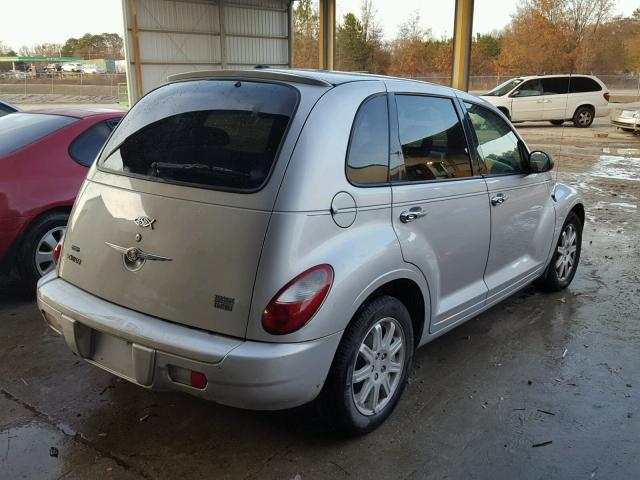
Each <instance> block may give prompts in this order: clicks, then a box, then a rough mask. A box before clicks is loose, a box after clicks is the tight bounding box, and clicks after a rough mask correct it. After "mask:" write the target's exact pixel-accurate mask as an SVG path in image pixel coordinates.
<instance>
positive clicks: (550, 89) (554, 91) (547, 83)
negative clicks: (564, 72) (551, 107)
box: [542, 77, 569, 95]
mask: <svg viewBox="0 0 640 480" xmlns="http://www.w3.org/2000/svg"><path fill="white" fill-rule="evenodd" d="M542 88H543V90H544V94H545V95H560V94H563V93H567V92H568V91H569V77H552V78H543V79H542Z"/></svg>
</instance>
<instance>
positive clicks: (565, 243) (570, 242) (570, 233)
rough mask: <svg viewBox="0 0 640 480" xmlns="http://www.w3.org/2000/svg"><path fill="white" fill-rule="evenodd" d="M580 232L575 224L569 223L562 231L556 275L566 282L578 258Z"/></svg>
mask: <svg viewBox="0 0 640 480" xmlns="http://www.w3.org/2000/svg"><path fill="white" fill-rule="evenodd" d="M577 243H578V234H577V232H576V229H575V227H574V226H573V225H571V224H569V225H567V226H566V227H565V229H564V230H563V231H562V236H561V237H560V242H559V245H558V249H557V255H556V265H555V267H556V275H557V277H558V280H559V281H561V282H564V281H565V280H566V279H567V278H569V275H570V274H571V271H572V270H573V267H574V263H575V260H576V251H577V248H578V247H577Z"/></svg>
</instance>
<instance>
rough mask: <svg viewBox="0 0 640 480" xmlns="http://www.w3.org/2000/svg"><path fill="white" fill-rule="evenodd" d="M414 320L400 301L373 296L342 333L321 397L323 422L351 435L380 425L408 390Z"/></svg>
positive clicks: (388, 297)
mask: <svg viewBox="0 0 640 480" xmlns="http://www.w3.org/2000/svg"><path fill="white" fill-rule="evenodd" d="M413 352H414V342H413V325H412V323H411V317H410V316H409V312H408V311H407V309H406V307H405V306H404V304H403V303H402V302H400V301H399V300H398V299H396V298H394V297H390V296H382V297H379V298H376V299H375V300H372V301H371V302H369V303H368V304H366V305H365V306H364V307H362V308H361V309H360V311H359V312H358V313H357V314H356V316H355V317H354V319H353V320H352V321H351V323H350V324H349V326H348V327H347V329H346V330H345V332H344V335H343V336H342V340H341V341H340V345H339V346H338V350H337V352H336V355H335V357H334V359H333V363H332V365H331V370H330V371H329V375H328V377H327V381H326V382H325V384H324V387H323V389H322V393H321V394H320V396H319V397H318V399H317V402H318V407H319V409H320V413H321V416H322V417H323V419H324V421H325V422H326V423H327V424H328V425H330V426H331V427H333V428H334V429H336V430H338V431H340V432H341V433H346V434H350V435H361V434H364V433H368V432H371V431H372V430H374V429H376V428H377V427H379V426H380V425H381V424H382V423H383V422H384V421H385V420H386V419H387V417H389V415H391V412H393V410H394V408H395V406H396V405H397V403H398V400H399V399H400V396H401V395H402V392H403V391H404V387H405V384H406V382H407V378H408V376H409V372H410V370H411V365H412V364H413Z"/></svg>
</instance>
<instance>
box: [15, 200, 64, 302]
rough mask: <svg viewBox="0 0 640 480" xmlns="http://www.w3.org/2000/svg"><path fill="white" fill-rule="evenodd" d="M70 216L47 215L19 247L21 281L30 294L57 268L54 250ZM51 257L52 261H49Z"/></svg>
mask: <svg viewBox="0 0 640 480" xmlns="http://www.w3.org/2000/svg"><path fill="white" fill-rule="evenodd" d="M68 220H69V215H68V214H67V213H64V212H51V213H45V214H44V215H43V216H41V217H40V218H38V219H36V220H35V221H34V222H33V224H32V225H31V226H30V227H29V230H28V231H27V233H26V234H25V235H24V237H23V238H22V240H21V243H20V245H19V247H18V258H17V269H18V274H19V275H20V280H21V281H22V284H23V285H24V287H25V288H26V289H27V290H28V291H29V292H30V293H33V292H35V288H36V284H37V283H38V280H40V278H41V277H42V276H43V275H44V274H46V273H48V272H50V271H51V270H52V269H53V268H55V262H53V257H52V255H53V248H54V247H55V244H56V243H57V242H58V241H60V239H61V237H62V234H63V233H64V230H65V229H66V226H67V221H68ZM49 256H51V261H48V258H49Z"/></svg>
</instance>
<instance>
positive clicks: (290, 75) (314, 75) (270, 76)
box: [168, 68, 449, 88]
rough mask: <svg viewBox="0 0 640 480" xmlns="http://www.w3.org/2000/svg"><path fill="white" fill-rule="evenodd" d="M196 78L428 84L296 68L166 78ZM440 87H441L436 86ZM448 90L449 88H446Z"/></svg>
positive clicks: (321, 83)
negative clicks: (373, 81)
mask: <svg viewBox="0 0 640 480" xmlns="http://www.w3.org/2000/svg"><path fill="white" fill-rule="evenodd" d="M198 78H256V79H264V80H280V81H285V82H286V81H288V82H297V83H306V84H311V85H317V86H325V87H332V86H337V85H342V84H345V83H350V82H361V81H367V80H368V81H371V80H379V81H385V80H397V81H403V82H407V83H419V84H422V85H424V84H429V82H423V81H420V80H410V79H407V78H400V77H390V76H386V75H375V74H372V73H358V72H334V71H330V70H305V69H298V68H253V69H246V70H244V69H240V70H201V71H194V72H185V73H179V74H176V75H171V76H169V77H168V81H169V82H173V81H179V80H190V79H198ZM438 86H441V85H438ZM446 88H449V87H446Z"/></svg>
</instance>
